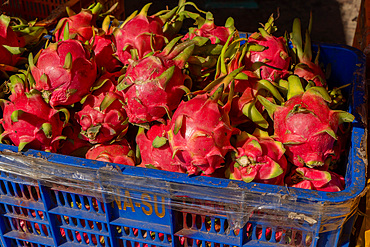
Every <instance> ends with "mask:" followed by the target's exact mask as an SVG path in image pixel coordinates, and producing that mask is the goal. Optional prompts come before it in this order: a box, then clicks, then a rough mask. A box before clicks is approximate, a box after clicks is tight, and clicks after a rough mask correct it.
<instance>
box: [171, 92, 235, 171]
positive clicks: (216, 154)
mask: <svg viewBox="0 0 370 247" xmlns="http://www.w3.org/2000/svg"><path fill="white" fill-rule="evenodd" d="M180 123H181V124H180ZM169 128H170V130H169V131H168V139H169V143H170V146H171V148H172V150H173V152H174V153H175V158H176V159H177V160H178V161H179V162H181V164H182V166H183V167H184V168H185V169H186V170H187V172H188V174H199V173H201V172H202V173H205V174H212V173H213V172H214V171H215V170H216V169H218V168H220V167H221V166H222V163H224V157H225V155H226V154H227V152H228V151H230V150H235V149H234V148H233V147H232V146H231V144H230V138H231V136H232V135H233V134H234V133H235V132H236V129H234V128H232V127H231V125H230V122H229V120H228V116H227V115H226V113H225V112H224V110H223V108H222V107H221V106H220V105H219V104H218V103H217V102H214V101H212V100H210V98H209V96H207V95H205V94H204V95H197V96H196V97H194V98H193V99H191V100H189V101H187V102H184V101H183V102H181V103H180V105H179V107H178V108H177V109H176V111H175V112H174V115H173V117H172V120H171V122H170V124H169ZM177 129H179V130H178V132H177V131H176V130H177ZM176 132H177V133H176Z"/></svg>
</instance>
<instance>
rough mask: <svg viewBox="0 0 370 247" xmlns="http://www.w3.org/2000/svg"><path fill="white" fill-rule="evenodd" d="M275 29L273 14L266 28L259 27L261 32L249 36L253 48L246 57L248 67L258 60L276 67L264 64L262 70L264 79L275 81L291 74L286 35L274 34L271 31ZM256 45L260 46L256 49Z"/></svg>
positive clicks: (245, 61)
mask: <svg viewBox="0 0 370 247" xmlns="http://www.w3.org/2000/svg"><path fill="white" fill-rule="evenodd" d="M275 29H276V27H275V26H274V19H273V17H272V16H271V17H270V18H269V20H268V22H267V23H266V24H265V26H264V28H259V29H258V30H259V32H256V33H253V34H252V35H250V36H249V38H248V44H249V45H250V47H251V49H250V51H249V52H248V53H247V55H246V56H245V59H244V64H245V66H246V68H247V69H249V68H251V67H252V65H253V64H254V63H256V62H262V63H265V64H267V65H269V66H272V67H274V68H271V67H268V66H262V67H261V71H260V73H261V78H262V79H267V80H273V81H274V80H277V79H278V78H285V77H286V76H287V75H288V74H289V71H288V69H289V66H290V57H289V54H288V50H287V47H286V43H287V41H286V40H285V38H284V37H275V36H273V35H272V34H271V33H272V32H273V31H275ZM253 45H258V46H253ZM254 47H260V48H258V49H255V50H254ZM275 68H277V69H275Z"/></svg>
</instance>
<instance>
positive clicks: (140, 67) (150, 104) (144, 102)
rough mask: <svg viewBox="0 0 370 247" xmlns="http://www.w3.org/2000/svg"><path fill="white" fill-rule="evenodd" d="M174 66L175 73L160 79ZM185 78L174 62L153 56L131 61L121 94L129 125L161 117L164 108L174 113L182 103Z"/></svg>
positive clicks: (156, 55) (165, 112)
mask: <svg viewBox="0 0 370 247" xmlns="http://www.w3.org/2000/svg"><path fill="white" fill-rule="evenodd" d="M172 66H174V69H175V70H174V73H173V75H172V77H171V78H170V79H169V81H166V80H167V79H168V78H160V76H161V75H162V73H163V72H165V71H166V70H167V69H169V68H170V67H172ZM185 78H186V76H185V75H184V74H183V72H182V70H181V69H180V68H179V67H178V66H177V65H176V63H175V62H174V61H173V60H171V59H167V58H166V57H165V56H161V54H159V53H156V54H154V55H152V56H149V57H146V58H144V59H141V60H139V61H137V62H133V63H131V64H130V65H129V67H128V68H127V72H126V76H125V78H124V81H123V83H124V84H125V85H127V86H128V87H127V88H125V89H124V90H122V91H120V92H121V93H122V94H123V97H124V98H125V104H126V105H125V109H126V112H127V115H128V117H129V121H130V122H131V123H146V122H152V121H155V120H158V119H160V118H162V117H163V116H164V115H165V114H167V111H166V108H167V109H168V110H170V111H172V110H174V109H175V108H176V107H177V106H178V104H179V103H180V101H181V98H182V96H183V95H184V91H183V90H182V89H181V88H180V86H182V85H184V81H185Z"/></svg>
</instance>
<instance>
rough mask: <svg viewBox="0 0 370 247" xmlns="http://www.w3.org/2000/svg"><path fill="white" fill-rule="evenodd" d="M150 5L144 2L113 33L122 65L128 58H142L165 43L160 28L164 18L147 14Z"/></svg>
mask: <svg viewBox="0 0 370 247" xmlns="http://www.w3.org/2000/svg"><path fill="white" fill-rule="evenodd" d="M150 5H151V3H148V4H146V5H145V6H144V7H143V8H142V9H141V11H140V13H139V14H138V15H136V16H134V17H133V16H130V17H129V18H128V19H127V20H126V21H125V22H124V23H123V25H122V26H121V27H120V28H117V29H116V30H115V31H114V33H113V34H114V38H115V44H116V47H117V56H118V58H119V60H120V61H121V62H122V63H123V64H124V65H127V64H128V63H129V59H135V58H136V56H137V58H138V59H140V58H143V57H144V56H145V55H146V54H148V53H150V52H152V51H157V50H161V49H162V48H163V47H164V46H165V44H166V38H165V37H164V34H163V30H162V27H163V25H164V20H162V19H161V18H160V17H158V16H154V15H153V16H148V10H149V7H150ZM134 14H135V13H134ZM130 18H131V19H130ZM133 53H134V54H135V56H134V57H133V56H132V54H133Z"/></svg>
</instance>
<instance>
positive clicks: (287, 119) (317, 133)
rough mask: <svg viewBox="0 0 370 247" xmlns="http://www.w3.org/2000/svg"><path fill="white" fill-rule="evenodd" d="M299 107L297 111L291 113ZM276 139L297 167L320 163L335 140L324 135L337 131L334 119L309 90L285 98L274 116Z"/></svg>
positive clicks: (320, 100) (320, 99)
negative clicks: (329, 130)
mask: <svg viewBox="0 0 370 247" xmlns="http://www.w3.org/2000/svg"><path fill="white" fill-rule="evenodd" d="M296 106H299V108H300V109H305V110H301V111H300V112H296V113H292V112H293V109H294V107H296ZM274 129H275V133H274V135H275V136H276V139H277V140H279V141H280V142H282V143H284V144H285V147H286V149H287V151H286V154H287V156H288V158H289V159H290V161H291V162H292V163H293V164H294V165H296V166H299V167H302V166H304V165H306V164H310V162H320V163H321V164H324V162H325V160H326V159H327V158H328V157H329V156H330V155H331V154H332V153H333V145H334V141H335V139H334V138H333V137H332V136H331V135H329V134H328V133H327V132H324V131H323V130H325V129H331V130H333V131H334V133H336V132H337V129H338V116H337V114H335V112H333V111H331V110H330V109H329V107H328V106H327V104H326V102H325V101H324V100H323V98H321V97H320V96H317V95H314V94H312V93H310V92H309V91H307V92H305V93H304V94H301V95H297V96H295V97H292V98H291V99H289V100H288V101H287V102H286V103H285V105H284V107H282V108H278V110H277V111H276V112H275V113H274Z"/></svg>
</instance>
